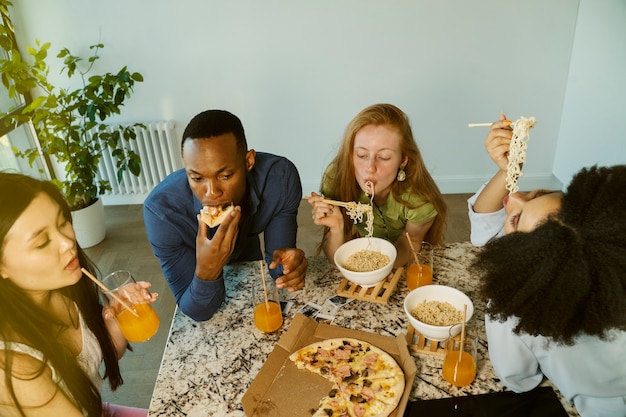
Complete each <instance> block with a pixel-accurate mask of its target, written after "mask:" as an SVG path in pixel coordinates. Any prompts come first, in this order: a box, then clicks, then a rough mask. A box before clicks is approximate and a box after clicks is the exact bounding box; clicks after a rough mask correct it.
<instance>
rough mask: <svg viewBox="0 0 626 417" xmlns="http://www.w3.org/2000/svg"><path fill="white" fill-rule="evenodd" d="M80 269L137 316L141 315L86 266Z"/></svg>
mask: <svg viewBox="0 0 626 417" xmlns="http://www.w3.org/2000/svg"><path fill="white" fill-rule="evenodd" d="M80 270H81V271H83V274H85V275H87V276H88V277H89V278H90V279H91V280H92V281H93V282H95V283H96V285H97V286H98V287H100V288H102V290H103V291H104V292H106V293H107V294H108V295H110V296H111V297H113V298H114V299H115V300H116V301H117V302H118V303H120V304H121V305H122V307H124V308H125V309H126V310H128V311H130V312H131V313H133V314H134V315H135V317H139V314H137V312H136V311H135V310H133V309H132V308H131V307H130V306H129V305H128V304H126V303H125V302H124V301H123V300H122V299H121V298H120V297H118V296H117V295H115V293H113V292H111V290H110V289H108V288H107V287H106V286H105V285H104V284H103V283H101V282H100V280H99V279H98V278H96V277H94V276H93V275H91V274H90V273H89V271H87V270H86V269H85V268H80Z"/></svg>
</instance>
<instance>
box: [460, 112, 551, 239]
mask: <svg viewBox="0 0 626 417" xmlns="http://www.w3.org/2000/svg"><path fill="white" fill-rule="evenodd" d="M512 136H513V130H512V129H511V121H510V120H507V119H506V116H505V115H504V114H500V118H499V119H498V120H497V121H495V122H494V123H493V124H492V125H491V130H490V131H489V134H488V135H487V138H486V139H485V148H486V150H487V153H488V154H489V157H490V158H491V160H492V161H493V162H494V163H495V164H496V166H497V167H498V171H497V172H496V174H495V175H494V176H493V178H491V180H490V181H489V182H488V183H487V184H485V185H483V186H482V187H481V188H480V189H479V190H478V192H476V194H474V195H473V196H472V197H470V199H469V200H467V206H468V216H469V220H470V224H471V233H470V240H471V242H472V244H473V245H474V246H482V245H484V244H485V243H487V242H488V241H489V240H490V239H493V238H496V237H500V236H504V235H505V234H507V233H511V232H514V231H520V232H523V231H530V230H533V229H534V228H535V226H536V225H537V223H538V222H540V221H541V220H543V219H544V218H545V217H546V216H547V215H548V214H550V213H553V212H555V211H557V210H558V209H559V207H560V205H561V197H562V193H561V192H559V191H556V192H555V191H548V190H534V191H530V192H516V193H511V194H509V191H508V190H507V188H506V182H507V165H508V154H509V147H510V145H511V138H512Z"/></svg>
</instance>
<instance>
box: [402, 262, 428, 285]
mask: <svg viewBox="0 0 626 417" xmlns="http://www.w3.org/2000/svg"><path fill="white" fill-rule="evenodd" d="M432 283H433V270H432V268H431V267H430V266H429V265H424V264H416V263H412V264H411V265H409V267H408V268H407V270H406V286H407V287H409V289H410V290H414V289H416V288H417V287H421V286H422V285H430V284H432Z"/></svg>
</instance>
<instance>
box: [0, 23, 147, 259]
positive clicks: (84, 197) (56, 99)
mask: <svg viewBox="0 0 626 417" xmlns="http://www.w3.org/2000/svg"><path fill="white" fill-rule="evenodd" d="M3 25H4V26H6V22H5V23H4V24H3ZM5 33H6V32H5ZM103 47H104V45H103V44H101V43H99V44H96V45H92V46H90V47H89V48H90V49H91V50H92V51H93V52H92V54H91V56H90V57H89V58H88V59H87V61H86V62H85V61H84V60H83V58H81V57H79V56H77V55H74V54H72V53H71V52H70V51H69V50H68V49H67V48H64V49H62V50H61V51H60V52H59V53H58V55H57V57H58V58H61V59H63V66H62V68H61V73H65V74H66V75H67V77H68V78H69V79H70V82H69V83H70V84H72V83H73V85H74V87H73V88H61V87H57V86H55V85H53V84H52V83H51V82H50V80H49V77H48V75H49V73H50V66H49V65H48V63H47V62H46V58H47V56H48V49H49V48H50V43H43V44H41V43H40V42H39V41H37V42H36V47H29V48H28V54H29V55H30V56H31V61H32V62H26V61H25V60H22V57H21V55H20V53H19V51H17V50H15V49H13V50H11V51H10V52H9V56H8V59H0V71H1V72H2V83H3V85H4V86H5V88H7V90H8V91H9V96H10V97H12V98H13V97H16V95H18V94H27V93H29V92H31V91H33V93H34V94H33V96H34V98H33V99H32V101H31V102H29V103H27V104H26V105H25V106H24V107H23V108H21V109H20V110H19V111H13V109H12V110H10V111H9V112H8V113H6V114H4V115H3V116H4V117H5V119H4V120H5V123H6V124H13V125H15V126H16V125H18V124H21V123H24V122H31V123H32V124H33V126H34V128H35V131H36V132H37V137H38V140H39V144H40V149H37V148H33V149H28V150H26V151H23V152H20V151H18V150H17V149H14V151H15V152H16V154H17V155H18V156H20V157H24V158H28V160H29V161H30V163H31V164H32V162H33V161H34V160H35V159H36V158H38V157H40V156H41V154H42V153H43V155H44V156H46V157H48V158H50V160H52V161H53V162H56V163H57V164H56V169H55V171H61V172H57V175H56V178H53V181H54V182H55V183H56V184H57V185H58V186H59V187H60V188H61V190H62V192H63V193H64V195H65V196H66V198H67V200H68V202H69V204H70V206H71V207H72V209H73V210H79V209H84V208H88V207H91V206H92V205H94V204H95V203H97V204H99V205H100V208H99V209H96V210H99V211H101V212H102V215H103V214H104V210H103V208H102V202H101V200H100V198H99V196H100V195H101V194H102V193H104V192H106V191H108V190H111V185H110V183H109V181H108V180H98V179H97V172H98V162H99V160H100V157H101V156H102V153H103V152H104V151H107V148H109V150H110V151H111V152H112V155H113V156H114V157H116V158H117V177H118V181H121V179H122V173H123V171H125V170H129V171H130V172H131V173H132V174H134V175H138V174H139V173H140V170H141V166H140V158H139V155H137V154H136V153H135V152H133V151H132V150H131V149H130V148H129V147H127V146H124V143H125V142H126V141H130V140H133V139H135V137H136V134H135V127H136V126H141V124H140V123H135V124H132V125H127V126H120V127H116V128H112V127H111V126H110V125H109V124H107V123H106V121H107V119H108V118H109V117H110V116H112V115H115V114H120V109H121V107H122V106H123V105H124V103H125V101H126V99H128V98H129V97H130V96H131V93H132V92H133V87H134V85H135V83H136V82H142V81H143V76H142V75H141V74H140V73H138V72H132V73H131V72H130V71H129V70H128V69H127V68H126V67H125V66H124V67H123V68H122V69H120V70H119V71H118V72H117V73H108V72H107V73H104V74H101V75H92V74H90V73H91V71H92V69H93V66H94V63H95V62H96V61H97V60H98V59H99V55H98V53H99V51H100V50H101V49H102V48H103ZM81 65H84V66H86V68H82V69H81V67H80V66H81ZM77 81H78V82H77ZM77 84H78V86H77V87H76V85H77ZM75 214H77V212H75ZM73 217H74V215H73ZM88 221H89V222H92V220H88ZM74 223H75V228H76V229H77V234H78V232H79V231H80V230H82V229H81V226H80V225H78V224H77V219H76V217H74ZM101 229H102V230H104V221H102V226H101ZM100 234H101V235H102V236H101V238H99V240H98V241H97V242H95V243H93V242H91V241H93V239H96V240H97V239H98V237H95V238H93V239H90V240H91V241H90V242H86V241H84V242H81V239H80V238H79V239H78V241H79V243H80V244H81V246H84V247H88V246H92V245H94V244H96V243H99V242H100V241H101V240H102V239H104V234H103V233H102V232H100Z"/></svg>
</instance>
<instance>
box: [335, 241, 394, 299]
mask: <svg viewBox="0 0 626 417" xmlns="http://www.w3.org/2000/svg"><path fill="white" fill-rule="evenodd" d="M396 255H397V252H396V247H395V246H394V245H393V244H391V243H390V242H388V241H386V240H385V239H380V238H377V237H371V238H370V237H361V238H357V239H352V240H349V241H348V242H346V243H344V244H343V245H341V246H340V247H339V248H338V249H337V251H336V252H335V258H334V259H335V265H337V268H339V271H340V272H341V274H342V275H343V276H344V277H346V279H347V280H348V281H351V282H354V283H355V284H357V285H360V286H362V287H373V286H375V285H376V284H378V283H379V282H380V281H382V280H383V279H385V278H386V277H387V276H388V275H389V273H390V272H391V269H392V268H393V263H394V262H395V261H396Z"/></svg>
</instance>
